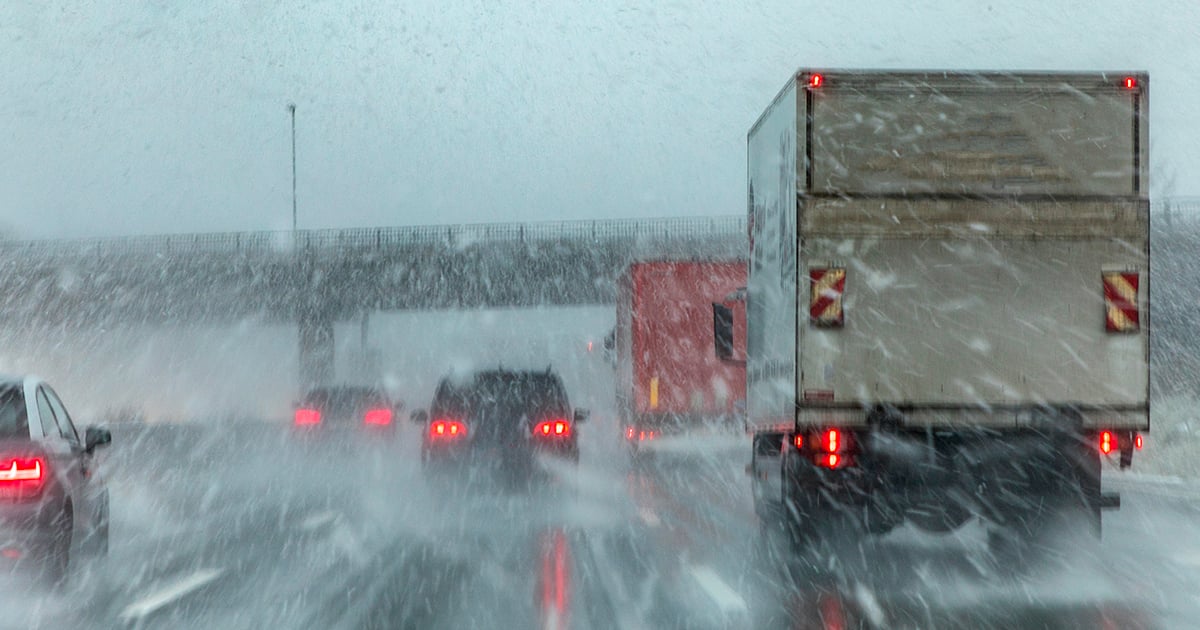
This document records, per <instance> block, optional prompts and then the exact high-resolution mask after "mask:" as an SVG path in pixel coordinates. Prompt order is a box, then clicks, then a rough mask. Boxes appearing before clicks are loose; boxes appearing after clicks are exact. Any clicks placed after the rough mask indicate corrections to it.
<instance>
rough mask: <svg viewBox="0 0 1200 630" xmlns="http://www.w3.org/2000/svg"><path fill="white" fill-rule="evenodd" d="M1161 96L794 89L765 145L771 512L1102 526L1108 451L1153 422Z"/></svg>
mask: <svg viewBox="0 0 1200 630" xmlns="http://www.w3.org/2000/svg"><path fill="white" fill-rule="evenodd" d="M1147 89H1148V77H1147V75H1145V74H1144V73H1081V74H1058V73H947V72H871V71H830V72H825V73H817V72H809V71H802V72H799V73H797V75H796V76H795V77H793V79H792V80H791V81H789V82H788V84H787V85H786V86H785V88H784V90H783V91H782V92H781V93H780V94H779V96H778V97H777V98H776V99H775V101H774V102H773V103H772V105H771V106H770V107H769V108H768V109H767V111H766V112H765V113H764V114H763V116H762V117H761V118H760V120H759V121H758V123H757V124H756V125H755V126H754V128H753V129H752V130H751V132H750V134H749V138H748V148H749V156H748V157H749V160H748V162H749V163H748V177H749V215H750V216H749V221H750V226H751V253H750V279H749V284H748V296H747V299H748V306H747V309H748V310H747V318H748V347H747V359H748V392H749V393H748V401H747V407H748V414H749V417H748V421H749V423H750V424H751V426H753V427H755V428H756V431H757V434H756V437H755V447H754V452H755V460H754V461H755V463H754V474H755V477H756V485H755V495H756V501H757V502H758V503H759V504H760V505H768V506H769V505H770V504H771V503H773V502H779V503H781V504H786V507H787V509H788V510H790V511H791V513H792V514H793V517H795V516H797V515H802V514H805V513H806V512H811V509H815V508H813V506H815V505H816V504H819V503H822V502H829V501H833V502H835V503H838V504H839V507H842V508H847V509H845V510H843V513H845V514H849V515H852V520H854V521H856V522H857V523H858V524H861V525H865V526H866V528H867V530H869V531H886V530H887V529H888V528H890V527H892V526H894V525H896V524H899V523H900V522H903V521H904V520H905V519H908V520H910V521H913V522H916V523H917V524H918V525H923V526H927V527H929V528H931V529H947V528H950V527H953V526H957V525H958V524H961V523H962V522H965V520H967V519H968V518H969V517H971V516H976V515H977V516H982V517H984V518H987V519H990V520H991V521H993V522H997V523H1000V522H1004V521H1006V520H1008V521H1012V520H1013V518H1015V516H1013V515H1014V514H1015V513H1017V512H1019V511H1020V510H1021V509H1024V508H1026V507H1028V505H1034V504H1038V505H1047V504H1048V503H1049V504H1056V502H1058V503H1063V504H1065V503H1069V502H1070V501H1072V500H1073V501H1075V502H1076V503H1080V504H1081V505H1082V507H1083V508H1085V511H1087V512H1088V513H1089V514H1092V515H1093V516H1094V521H1095V525H1096V527H1097V528H1098V522H1099V510H1100V508H1101V507H1105V506H1107V505H1111V504H1112V503H1113V501H1114V500H1113V499H1112V498H1110V497H1107V496H1105V495H1102V494H1101V492H1100V487H1099V475H1100V472H1099V470H1100V462H1101V457H1102V456H1103V455H1112V456H1113V457H1120V460H1121V463H1122V464H1124V465H1127V464H1128V463H1129V460H1130V458H1131V456H1132V451H1133V450H1134V446H1135V444H1140V439H1139V438H1138V432H1139V431H1147V430H1148V429H1149V343H1148V334H1147V327H1148V323H1149V317H1148V316H1149V314H1148V312H1147V305H1148V304H1149V299H1148V291H1149V286H1148V279H1149V275H1148V271H1149V198H1148V177H1147V175H1148V170H1147V165H1148V137H1149V136H1148V124H1147V123H1148V110H1147V107H1148V101H1147ZM830 430H833V431H834V433H832V434H830V433H829V431H830ZM831 440H832V442H833V443H832V444H830V443H829V442H830V441H831ZM1102 443H1103V444H1102ZM1102 450H1103V452H1101V451H1102ZM1014 471H1015V472H1014ZM1046 496H1051V497H1052V498H1054V500H1053V501H1050V502H1047V501H1045V500H1043V499H1044V498H1045V497H1046ZM1064 497H1067V498H1064ZM1026 500H1028V502H1027V503H1026V504H1025V505H1021V503H1022V502H1024V501H1026ZM762 511H763V510H760V512H762ZM1022 514H1024V513H1022ZM1032 520H1036V519H1032Z"/></svg>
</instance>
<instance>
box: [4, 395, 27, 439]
mask: <svg viewBox="0 0 1200 630" xmlns="http://www.w3.org/2000/svg"><path fill="white" fill-rule="evenodd" d="M28 437H29V414H28V413H27V412H26V411H25V394H24V393H23V392H22V391H21V388H19V387H4V388H0V438H28Z"/></svg>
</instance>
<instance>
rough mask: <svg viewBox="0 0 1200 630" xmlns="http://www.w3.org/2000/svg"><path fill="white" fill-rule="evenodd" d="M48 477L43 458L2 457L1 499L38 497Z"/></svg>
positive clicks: (0, 475) (0, 466) (0, 474)
mask: <svg viewBox="0 0 1200 630" xmlns="http://www.w3.org/2000/svg"><path fill="white" fill-rule="evenodd" d="M47 477H48V475H47V470H46V460H45V459H44V458H42V457H36V456H34V457H29V456H26V457H11V456H10V457H0V499H29V498H34V497H37V496H38V495H39V494H41V492H42V487H43V486H44V485H45V483H46V479H47Z"/></svg>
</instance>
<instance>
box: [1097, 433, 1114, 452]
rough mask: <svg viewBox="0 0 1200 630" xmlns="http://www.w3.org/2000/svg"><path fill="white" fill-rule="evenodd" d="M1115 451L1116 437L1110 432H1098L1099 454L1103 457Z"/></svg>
mask: <svg viewBox="0 0 1200 630" xmlns="http://www.w3.org/2000/svg"><path fill="white" fill-rule="evenodd" d="M1115 450H1117V436H1116V435H1114V434H1113V432H1112V431H1101V432H1100V452H1101V453H1104V454H1105V455H1109V454H1111V453H1112V452H1113V451H1115Z"/></svg>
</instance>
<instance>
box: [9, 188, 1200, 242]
mask: <svg viewBox="0 0 1200 630" xmlns="http://www.w3.org/2000/svg"><path fill="white" fill-rule="evenodd" d="M1151 213H1152V216H1154V219H1153V224H1154V227H1155V228H1156V230H1161V229H1163V228H1164V227H1165V226H1170V225H1180V226H1184V225H1190V224H1193V223H1200V199H1196V198H1182V199H1170V200H1164V201H1155V202H1154V203H1152V205H1151ZM745 234H746V217H745V216H744V215H727V216H713V217H672V218H653V219H611V220H595V221H549V222H538V223H475V224H461V225H416V226H401V227H383V228H348V229H324V230H300V231H297V232H291V231H263V232H213V233H197V234H161V235H147V236H117V237H101V238H81V239H49V240H29V241H15V240H14V241H0V255H3V254H10V255H11V254H29V255H68V256H70V255H106V254H110V255H111V254H118V255H119V254H148V253H151V254H152V253H191V252H194V253H222V252H232V253H255V252H262V253H286V252H288V251H292V250H294V249H297V248H300V249H337V248H354V249H384V248H391V247H397V246H419V245H442V246H446V245H449V246H464V245H468V244H471V243H504V242H509V243H511V242H518V243H519V242H544V241H554V240H564V239H569V240H574V241H586V240H593V241H597V242H599V241H605V240H613V239H620V240H643V241H671V240H687V239H697V238H726V237H730V236H742V235H745Z"/></svg>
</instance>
